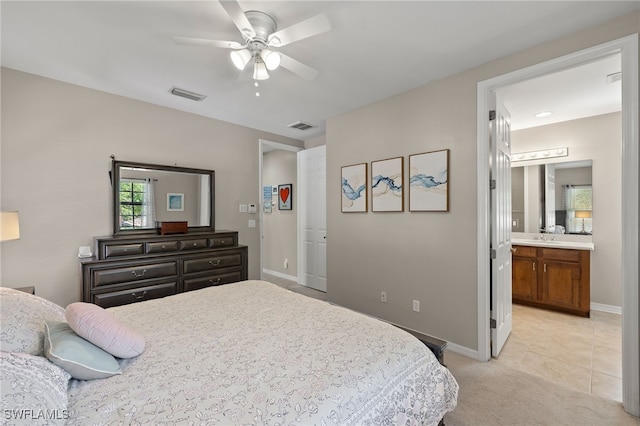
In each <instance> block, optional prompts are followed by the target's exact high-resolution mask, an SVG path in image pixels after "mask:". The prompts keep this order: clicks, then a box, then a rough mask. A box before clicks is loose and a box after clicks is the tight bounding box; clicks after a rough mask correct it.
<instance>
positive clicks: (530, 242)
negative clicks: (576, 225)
mask: <svg viewBox="0 0 640 426" xmlns="http://www.w3.org/2000/svg"><path fill="white" fill-rule="evenodd" d="M511 244H512V245H518V246H534V247H549V248H563V249H574V250H594V249H595V247H594V245H593V243H588V242H578V241H559V240H553V241H550V240H546V241H545V240H534V239H528V238H527V239H520V238H513V239H512V240H511Z"/></svg>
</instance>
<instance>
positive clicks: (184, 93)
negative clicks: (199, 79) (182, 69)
mask: <svg viewBox="0 0 640 426" xmlns="http://www.w3.org/2000/svg"><path fill="white" fill-rule="evenodd" d="M169 92H170V93H171V94H172V95H176V96H181V97H183V98H187V99H191V100H192V101H198V102H200V101H201V100H203V99H204V98H206V97H207V96H206V95H201V94H199V93H195V92H190V91H188V90H184V89H180V88H178V87H172V88H171V90H170V91H169Z"/></svg>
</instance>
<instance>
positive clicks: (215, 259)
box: [183, 253, 242, 274]
mask: <svg viewBox="0 0 640 426" xmlns="http://www.w3.org/2000/svg"><path fill="white" fill-rule="evenodd" d="M240 265H242V254H240V253H232V254H227V255H220V256H212V257H205V258H201V259H190V260H185V261H184V263H183V273H185V274H192V273H195V272H204V271H210V270H212V269H219V268H227V267H230V266H240Z"/></svg>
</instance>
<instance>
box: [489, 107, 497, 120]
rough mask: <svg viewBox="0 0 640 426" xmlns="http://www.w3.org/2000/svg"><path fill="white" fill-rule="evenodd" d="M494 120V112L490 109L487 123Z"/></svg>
mask: <svg viewBox="0 0 640 426" xmlns="http://www.w3.org/2000/svg"><path fill="white" fill-rule="evenodd" d="M495 119H496V110H495V109H492V110H491V111H489V121H493V120H495Z"/></svg>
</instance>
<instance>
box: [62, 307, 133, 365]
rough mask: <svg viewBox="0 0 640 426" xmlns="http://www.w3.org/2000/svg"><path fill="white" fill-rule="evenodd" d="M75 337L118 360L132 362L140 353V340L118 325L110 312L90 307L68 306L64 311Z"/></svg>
mask: <svg viewBox="0 0 640 426" xmlns="http://www.w3.org/2000/svg"><path fill="white" fill-rule="evenodd" d="M65 316H66V318H67V323H68V324H69V327H71V329H72V330H73V331H75V332H76V334H77V335H78V336H80V337H83V338H84V339H86V340H88V341H90V342H91V343H93V344H94V345H96V346H97V347H99V348H101V349H103V350H105V351H107V352H109V353H110V354H111V355H113V356H115V357H118V358H132V357H134V356H138V355H140V354H141V353H142V351H143V350H144V337H142V336H141V335H140V334H138V333H136V332H135V331H133V330H132V329H130V328H129V327H127V326H126V325H124V324H122V323H121V322H120V321H118V320H117V319H116V318H115V317H114V316H113V314H112V313H111V312H108V311H106V310H105V309H104V308H102V307H100V306H98V305H94V304H92V303H85V302H76V303H71V304H70V305H69V306H67V309H65Z"/></svg>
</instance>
